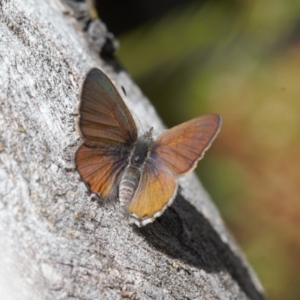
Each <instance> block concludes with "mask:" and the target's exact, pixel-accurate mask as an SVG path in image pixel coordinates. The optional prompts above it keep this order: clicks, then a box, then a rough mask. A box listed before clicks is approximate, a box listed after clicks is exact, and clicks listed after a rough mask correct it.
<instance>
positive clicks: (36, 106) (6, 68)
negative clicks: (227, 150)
mask: <svg viewBox="0 0 300 300" xmlns="http://www.w3.org/2000/svg"><path fill="white" fill-rule="evenodd" d="M70 3H71V4H72V1H69V4H70ZM0 10H1V11H0V64H1V68H0V134H1V135H0V299H13V300H15V299H22V300H26V299H30V300H33V299H122V298H127V299H264V296H263V291H262V288H261V286H260V283H259V281H258V280H257V278H256V276H255V274H254V273H253V271H252V270H251V268H250V267H249V265H248V264H247V262H246V260H245V258H244V256H243V254H242V253H241V251H240V250H239V248H238V247H237V245H236V243H235V241H234V240H233V238H232V237H231V236H230V234H229V233H228V231H227V230H226V228H225V226H224V224H223V222H222V220H221V218H220V216H219V213H218V212H217V210H216V208H215V207H214V205H213V204H212V202H211V200H210V198H209V196H208V195H207V193H206V192H205V191H204V189H203V188H202V186H201V185H200V183H199V181H198V180H197V178H196V177H195V175H193V174H191V175H189V176H188V177H187V178H183V179H182V180H180V190H179V193H178V195H177V197H176V199H175V201H174V204H173V205H172V206H171V207H170V208H169V209H168V210H167V211H166V212H165V213H164V215H163V216H162V217H161V218H159V219H158V220H157V221H156V222H154V223H153V224H150V225H148V226H146V227H144V228H140V229H139V228H136V227H135V226H131V225H129V224H128V220H127V218H126V215H125V214H124V213H123V211H122V208H121V207H120V206H119V204H118V202H117V201H115V202H114V201H112V202H110V203H101V202H100V203H99V202H97V201H95V200H97V197H96V196H95V195H91V194H89V193H88V191H87V189H86V187H85V185H84V183H83V182H81V181H80V177H79V175H78V173H77V172H76V170H75V167H74V161H73V156H74V153H75V151H76V149H77V147H78V145H79V144H80V139H79V135H78V134H77V132H76V130H75V118H76V115H77V98H78V93H79V89H80V85H81V83H82V80H83V77H84V75H85V74H86V73H87V71H88V70H89V69H90V68H91V67H99V68H101V69H102V70H103V71H104V72H105V73H106V74H108V76H110V77H111V79H112V80H113V81H114V82H115V84H116V87H117V88H118V89H120V87H121V86H122V85H123V86H124V87H125V88H126V90H127V94H128V95H129V97H130V99H131V101H132V105H133V107H134V110H135V112H136V114H137V115H138V116H139V117H140V120H141V123H142V125H143V127H144V128H149V127H150V126H154V127H155V132H156V133H159V132H161V131H162V130H163V129H164V127H163V125H162V122H161V121H160V119H159V118H158V116H157V114H156V112H155V110H154V108H153V107H152V106H151V104H150V103H149V101H148V100H147V99H146V98H145V96H144V95H143V94H142V93H141V91H140V90H139V88H138V87H137V86H136V85H135V84H134V83H133V82H132V80H131V79H130V77H129V76H128V75H127V74H126V73H125V72H123V71H120V70H119V71H118V72H116V69H115V68H112V67H111V66H109V65H108V64H107V63H106V62H104V61H103V60H101V59H100V58H99V55H98V51H99V50H100V49H102V48H103V46H104V44H105V42H106V41H107V40H109V39H110V40H111V35H110V34H109V33H108V32H107V31H106V29H105V26H104V25H103V24H102V23H101V22H100V21H99V20H98V21H93V22H92V23H88V22H87V20H88V17H87V14H86V8H85V4H84V3H77V4H76V3H75V2H74V3H73V8H70V7H68V6H66V5H65V4H63V3H62V2H60V1H59V0H56V1H54V0H52V1H41V0H26V1H23V0H14V1H8V0H7V1H3V0H1V1H0ZM80 13H82V15H83V16H85V18H83V17H82V16H81V18H80V19H81V21H82V20H83V22H84V23H85V25H86V26H85V31H86V32H85V31H84V30H83V29H82V28H83V27H82V25H83V24H80V23H79V22H78V21H77V20H76V17H78V15H80ZM88 24H89V25H88ZM88 33H90V34H88ZM112 45H113V43H112Z"/></svg>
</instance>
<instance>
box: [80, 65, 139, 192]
mask: <svg viewBox="0 0 300 300" xmlns="http://www.w3.org/2000/svg"><path fill="white" fill-rule="evenodd" d="M79 115H80V117H79V122H78V124H79V129H80V131H81V134H82V137H83V140H84V144H83V145H81V146H80V147H79V149H78V150H77V152H76V158H75V160H76V168H77V170H78V172H79V173H80V175H81V177H82V179H83V180H84V181H85V182H86V184H87V185H88V187H89V189H90V191H92V192H97V193H99V194H100V195H101V196H107V195H109V193H110V192H111V191H112V188H113V186H114V185H115V184H116V183H117V181H118V178H119V176H120V174H121V173H122V172H123V170H124V169H125V167H126V165H127V163H128V158H129V155H130V151H131V149H132V146H133V144H134V143H135V141H136V139H137V129H136V125H135V123H134V120H133V118H132V116H131V113H130V111H129V110H128V108H127V107H126V105H125V103H124V102H123V100H122V98H121V96H120V95H119V93H118V91H117V90H116V88H115V87H114V86H113V84H112V82H111V81H110V80H109V78H108V77H107V76H106V75H105V74H104V73H103V72H102V71H100V70H98V69H92V70H91V71H90V72H89V73H88V75H87V77H86V79H85V81H84V83H83V87H82V91H81V98H80V106H79Z"/></svg>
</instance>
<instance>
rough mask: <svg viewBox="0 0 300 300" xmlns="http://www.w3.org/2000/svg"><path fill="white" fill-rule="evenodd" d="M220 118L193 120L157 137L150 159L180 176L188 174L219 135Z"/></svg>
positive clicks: (210, 116)
mask: <svg viewBox="0 0 300 300" xmlns="http://www.w3.org/2000/svg"><path fill="white" fill-rule="evenodd" d="M220 125H221V117H220V116H219V115H215V114H210V115H204V116H201V117H197V118H194V119H192V120H190V121H188V122H185V123H182V124H180V125H178V126H175V127H173V128H171V129H169V130H167V131H165V132H164V133H163V134H162V135H160V136H159V137H158V138H157V139H156V140H155V141H154V144H153V147H152V151H151V154H150V156H151V157H152V158H153V159H154V160H158V161H160V163H162V164H163V165H164V166H166V167H167V168H168V169H170V170H172V171H173V172H174V173H176V174H178V175H180V174H185V173H188V172H190V171H192V170H193V169H194V168H195V167H196V166H197V162H198V160H200V159H201V158H202V157H203V155H204V152H205V151H206V150H207V149H208V148H209V147H210V145H211V143H212V141H213V140H214V138H215V137H216V135H217V133H218V132H219V129H220Z"/></svg>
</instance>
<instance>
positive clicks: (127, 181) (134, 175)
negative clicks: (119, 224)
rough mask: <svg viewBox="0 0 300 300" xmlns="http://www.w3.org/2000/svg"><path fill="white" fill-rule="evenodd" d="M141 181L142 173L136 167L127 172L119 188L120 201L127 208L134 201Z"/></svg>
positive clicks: (128, 169)
mask: <svg viewBox="0 0 300 300" xmlns="http://www.w3.org/2000/svg"><path fill="white" fill-rule="evenodd" d="M139 181H140V171H139V170H138V169H137V168H135V167H129V168H127V169H126V170H125V173H124V174H123V176H122V178H121V182H120V187H119V200H120V203H121V205H123V206H127V205H128V203H129V202H130V200H131V199H132V197H133V195H134V193H135V191H136V189H137V187H138V185H139Z"/></svg>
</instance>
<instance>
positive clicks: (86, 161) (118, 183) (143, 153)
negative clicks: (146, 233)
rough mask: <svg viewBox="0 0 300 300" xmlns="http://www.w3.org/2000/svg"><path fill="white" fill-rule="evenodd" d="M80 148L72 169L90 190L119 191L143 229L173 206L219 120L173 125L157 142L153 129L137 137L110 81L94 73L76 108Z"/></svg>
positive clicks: (102, 193) (199, 119) (215, 117)
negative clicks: (180, 178) (183, 177)
mask: <svg viewBox="0 0 300 300" xmlns="http://www.w3.org/2000/svg"><path fill="white" fill-rule="evenodd" d="M79 115H80V117H79V120H78V121H79V122H78V125H79V129H80V132H81V137H82V140H83V144H82V145H81V146H80V147H79V149H78V150H77V152H76V167H77V170H78V172H79V173H80V175H81V177H82V179H83V181H85V183H86V184H87V186H88V187H89V189H90V191H91V192H96V193H98V194H99V195H100V196H101V197H106V196H109V195H111V194H112V193H113V190H114V187H115V188H117V189H118V198H119V201H120V203H121V204H122V205H123V206H125V207H126V209H127V211H128V213H129V215H130V218H131V221H132V222H134V223H135V224H136V225H137V226H144V225H146V224H148V223H151V222H153V221H154V219H155V218H157V217H159V216H160V215H161V214H162V213H163V212H164V211H165V209H166V208H167V207H168V206H170V205H171V203H172V202H173V199H174V198H175V195H176V192H177V186H178V184H177V177H178V176H180V175H185V174H187V173H189V172H191V171H192V170H193V169H194V168H195V167H196V166H197V162H198V161H199V160H200V159H201V158H202V157H203V154H204V152H205V151H206V150H207V149H208V148H209V146H210V145H211V143H212V141H213V139H214V138H215V137H216V135H217V133H218V131H219V129H220V124H221V117H220V116H218V115H215V114H210V115H204V116H201V117H197V118H194V119H192V120H190V121H188V122H185V123H183V124H180V125H178V126H175V127H173V128H171V129H169V130H167V131H165V132H164V133H162V134H161V135H160V136H159V137H158V138H157V139H156V140H154V139H153V137H152V128H151V129H150V130H149V131H148V132H146V133H145V134H144V135H142V136H140V137H138V134H137V128H136V125H135V122H134V120H133V117H132V115H131V113H130V111H129V110H128V108H127V107H126V105H125V103H124V101H123V100H122V98H121V96H120V94H119V93H118V91H117V90H116V88H115V87H114V85H113V83H112V82H111V81H110V79H109V78H108V77H107V76H106V75H105V74H104V73H103V72H102V71H100V70H98V69H92V70H91V71H90V72H89V73H88V74H87V76H86V78H85V81H84V83H83V87H82V91H81V98H80V105H79Z"/></svg>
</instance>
